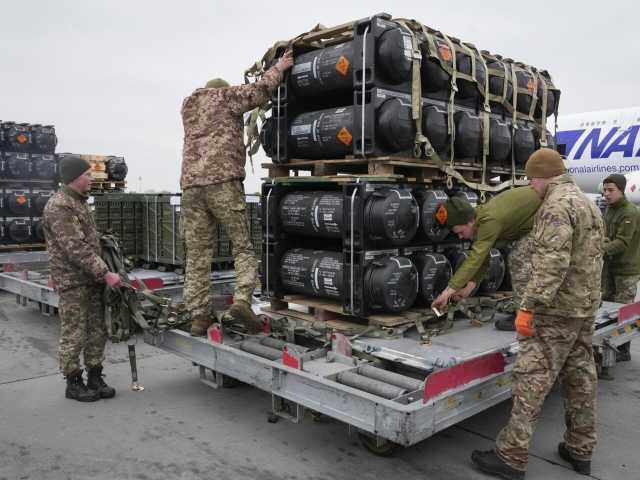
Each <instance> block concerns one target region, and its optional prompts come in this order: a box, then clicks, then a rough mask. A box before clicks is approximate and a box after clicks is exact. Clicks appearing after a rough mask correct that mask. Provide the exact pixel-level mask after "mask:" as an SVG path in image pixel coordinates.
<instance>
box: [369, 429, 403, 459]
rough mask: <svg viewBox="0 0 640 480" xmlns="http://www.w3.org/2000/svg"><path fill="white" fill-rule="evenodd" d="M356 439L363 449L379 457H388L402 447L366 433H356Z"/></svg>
mask: <svg viewBox="0 0 640 480" xmlns="http://www.w3.org/2000/svg"><path fill="white" fill-rule="evenodd" d="M358 438H359V439H360V443H362V446H363V447H364V448H366V449H367V450H369V451H370V452H371V453H373V454H374V455H377V456H379V457H390V456H391V455H393V454H394V453H395V452H396V451H397V450H399V449H400V448H401V447H402V445H400V444H398V443H395V442H392V441H391V440H385V439H384V438H380V437H376V436H374V435H370V434H368V433H363V432H358Z"/></svg>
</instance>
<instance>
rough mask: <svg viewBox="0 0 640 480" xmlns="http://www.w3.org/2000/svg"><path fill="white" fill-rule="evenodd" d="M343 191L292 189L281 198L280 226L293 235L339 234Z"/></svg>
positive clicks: (333, 236)
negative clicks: (294, 190) (296, 190)
mask: <svg viewBox="0 0 640 480" xmlns="http://www.w3.org/2000/svg"><path fill="white" fill-rule="evenodd" d="M343 197H344V195H343V194H342V192H316V191H299V192H291V193H288V194H286V195H285V196H284V198H283V199H282V201H281V202H280V209H279V218H280V224H281V225H282V228H283V229H284V231H286V232H287V233H291V234H294V235H308V236H319V237H324V238H341V236H342V227H343V222H342V220H343V218H342V208H343Z"/></svg>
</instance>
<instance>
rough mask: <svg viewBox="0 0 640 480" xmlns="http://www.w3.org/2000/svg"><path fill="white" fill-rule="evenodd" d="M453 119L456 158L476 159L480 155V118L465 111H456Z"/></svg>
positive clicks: (481, 138)
mask: <svg viewBox="0 0 640 480" xmlns="http://www.w3.org/2000/svg"><path fill="white" fill-rule="evenodd" d="M454 119H455V124H456V137H455V142H454V143H455V154H456V158H459V159H477V158H478V157H480V156H481V155H482V141H483V136H482V118H481V117H480V116H479V115H475V114H473V113H470V112H467V111H458V112H456V113H455V115H454Z"/></svg>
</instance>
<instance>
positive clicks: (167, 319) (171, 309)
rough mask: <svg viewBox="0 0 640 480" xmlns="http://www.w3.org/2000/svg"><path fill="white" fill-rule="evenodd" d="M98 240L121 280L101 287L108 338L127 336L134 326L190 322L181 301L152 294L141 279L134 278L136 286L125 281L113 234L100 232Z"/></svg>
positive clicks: (156, 330)
mask: <svg viewBox="0 0 640 480" xmlns="http://www.w3.org/2000/svg"><path fill="white" fill-rule="evenodd" d="M100 244H101V246H102V258H103V260H104V261H105V263H106V264H107V266H108V267H109V270H110V271H112V272H114V273H117V274H118V275H119V276H120V280H121V286H120V287H118V288H110V287H108V286H107V287H105V291H104V303H105V323H106V325H107V333H108V336H109V339H110V340H111V341H112V342H123V341H127V340H129V339H130V338H131V336H132V335H133V334H134V333H135V331H136V326H137V327H139V328H141V329H143V330H147V331H149V332H151V333H153V334H157V333H159V332H162V331H164V330H168V329H171V328H176V327H178V326H182V325H188V324H190V323H191V316H190V315H189V313H188V312H187V311H186V309H185V306H184V304H183V303H180V302H177V303H176V302H173V301H172V300H171V299H170V298H167V297H162V296H160V295H156V294H154V293H153V292H152V291H151V290H149V289H148V288H147V287H146V286H145V284H144V282H142V281H138V282H137V288H136V287H134V286H133V285H132V284H131V283H129V276H128V273H127V268H126V266H125V260H124V256H123V254H122V250H121V249H120V245H119V243H118V239H117V238H116V237H115V236H113V235H103V236H102V237H101V238H100Z"/></svg>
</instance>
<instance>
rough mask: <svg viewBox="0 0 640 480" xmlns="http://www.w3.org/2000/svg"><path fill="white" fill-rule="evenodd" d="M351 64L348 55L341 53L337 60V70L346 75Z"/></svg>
mask: <svg viewBox="0 0 640 480" xmlns="http://www.w3.org/2000/svg"><path fill="white" fill-rule="evenodd" d="M349 66H350V63H349V60H347V57H345V56H344V55H340V58H338V61H337V62H336V70H337V71H338V73H340V74H341V75H345V76H346V75H347V73H349Z"/></svg>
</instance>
